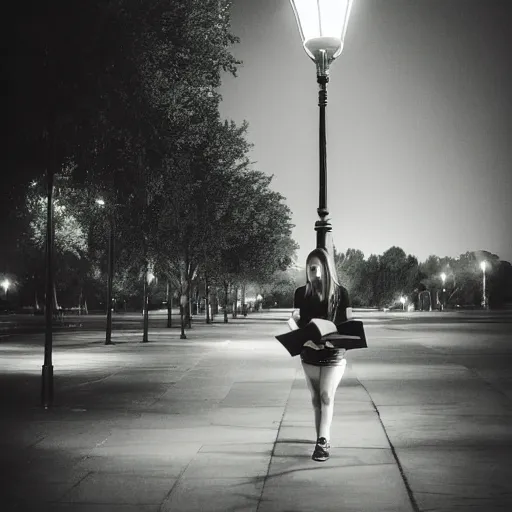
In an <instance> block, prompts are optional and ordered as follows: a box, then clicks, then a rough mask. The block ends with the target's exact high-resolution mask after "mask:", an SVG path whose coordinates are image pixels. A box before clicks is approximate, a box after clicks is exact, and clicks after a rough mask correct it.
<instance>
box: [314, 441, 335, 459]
mask: <svg viewBox="0 0 512 512" xmlns="http://www.w3.org/2000/svg"><path fill="white" fill-rule="evenodd" d="M330 447H331V445H330V444H329V443H328V442H327V439H325V437H320V438H318V441H317V442H316V446H315V451H314V452H313V456H312V459H313V460H316V461H317V462H324V461H326V460H327V459H328V458H329V448H330Z"/></svg>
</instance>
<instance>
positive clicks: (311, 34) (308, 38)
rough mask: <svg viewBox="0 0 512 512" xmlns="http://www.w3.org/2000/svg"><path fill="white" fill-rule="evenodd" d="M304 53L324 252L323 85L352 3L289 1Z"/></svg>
mask: <svg viewBox="0 0 512 512" xmlns="http://www.w3.org/2000/svg"><path fill="white" fill-rule="evenodd" d="M290 2H291V4H292V7H293V11H294V12H295V17H296V19H297V24H298V27H299V32H300V36H301V38H302V42H303V46H304V50H305V51H306V53H307V54H308V56H309V57H310V58H311V59H313V60H314V61H315V63H316V74H317V82H318V85H319V86H320V90H319V93H318V106H319V107H320V124H319V149H320V152H319V153H320V176H319V178H320V179H319V181H320V187H319V200H318V203H319V204H318V209H317V212H318V216H319V217H320V219H319V220H317V221H316V222H315V231H316V246H317V248H322V249H328V247H327V233H330V232H331V229H332V228H331V224H330V222H329V220H328V218H327V216H328V215H329V210H328V208H327V149H326V136H325V107H326V105H327V82H329V65H330V64H331V62H332V61H333V60H334V59H335V58H336V57H338V56H339V55H340V54H341V51H342V49H343V42H344V38H345V33H346V30H347V25H348V19H349V16H350V10H351V7H352V0H290Z"/></svg>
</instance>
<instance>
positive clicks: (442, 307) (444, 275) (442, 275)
mask: <svg viewBox="0 0 512 512" xmlns="http://www.w3.org/2000/svg"><path fill="white" fill-rule="evenodd" d="M441 281H442V282H443V297H442V298H441V311H443V310H444V294H445V292H446V288H445V287H444V283H445V282H446V274H445V273H444V272H441Z"/></svg>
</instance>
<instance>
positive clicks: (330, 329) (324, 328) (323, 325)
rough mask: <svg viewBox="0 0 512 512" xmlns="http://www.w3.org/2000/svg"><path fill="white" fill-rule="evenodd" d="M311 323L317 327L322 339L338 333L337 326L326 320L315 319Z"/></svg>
mask: <svg viewBox="0 0 512 512" xmlns="http://www.w3.org/2000/svg"><path fill="white" fill-rule="evenodd" d="M310 323H312V324H314V325H315V326H316V328H317V329H318V332H319V333H320V337H322V336H325V335H326V334H332V333H334V332H336V333H337V332H338V329H337V328H336V325H335V324H334V323H333V322H331V321H330V320H324V319H323V318H313V319H312V320H311V322H310Z"/></svg>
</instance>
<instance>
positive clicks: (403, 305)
mask: <svg viewBox="0 0 512 512" xmlns="http://www.w3.org/2000/svg"><path fill="white" fill-rule="evenodd" d="M405 300H406V299H405V297H403V296H402V297H400V302H401V303H402V310H403V311H405Z"/></svg>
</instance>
